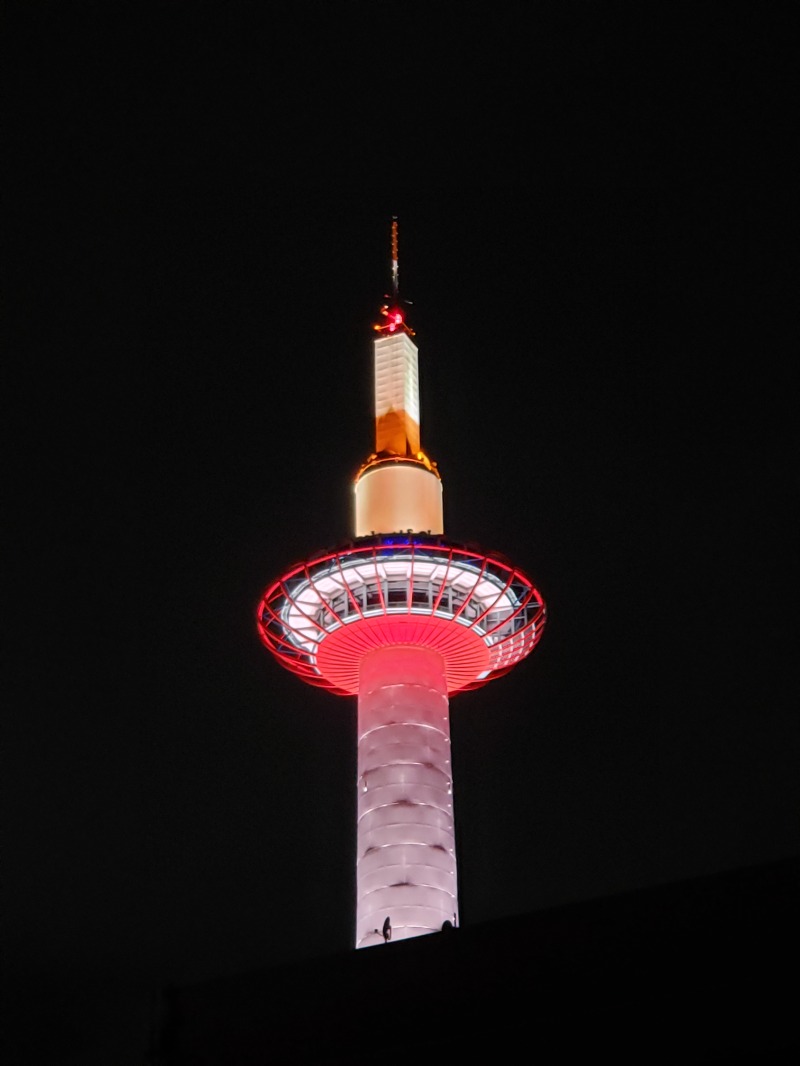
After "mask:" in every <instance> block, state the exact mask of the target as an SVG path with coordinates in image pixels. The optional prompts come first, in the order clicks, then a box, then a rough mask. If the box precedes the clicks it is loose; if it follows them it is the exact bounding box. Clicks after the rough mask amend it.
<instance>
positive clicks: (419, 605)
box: [257, 222, 545, 947]
mask: <svg viewBox="0 0 800 1066" xmlns="http://www.w3.org/2000/svg"><path fill="white" fill-rule="evenodd" d="M392 282H393V295H392V300H391V303H389V304H386V305H385V306H384V307H383V308H382V312H381V313H382V316H383V319H384V321H382V322H381V323H379V324H378V325H376V327H375V329H376V332H377V333H378V337H377V338H376V341H375V438H376V450H375V452H373V453H372V455H370V456H369V458H368V459H367V461H366V463H364V465H363V466H362V467H361V469H360V471H359V472H358V475H357V477H356V484H355V526H356V539H355V541H352V542H350V543H349V544H346V545H344V546H342V547H341V548H340V549H338V550H336V551H333V552H327V553H323V554H321V555H318V556H315V557H314V558H312V559H310V560H308V561H307V562H304V563H300V564H298V565H296V566H295V567H293V568H292V569H291V570H290V571H289V572H288V573H286V574H285V575H284V576H283V577H282V578H280V579H279V580H278V581H275V582H273V584H272V585H270V586H269V587H268V588H267V590H266V591H265V593H264V595H263V597H262V599H261V601H260V603H259V605H258V612H257V618H258V630H259V635H260V637H261V639H262V641H263V642H264V644H265V645H266V646H267V648H269V650H270V651H271V652H272V653H273V654H274V655H275V656H276V657H277V658H278V660H279V662H280V663H281V664H282V665H283V666H285V667H286V668H287V669H289V670H292V671H293V672H294V673H296V674H298V675H299V676H300V677H301V678H302V679H303V680H304V681H306V682H307V683H308V684H311V685H318V686H321V687H324V688H327V689H329V690H330V691H331V692H334V693H336V694H338V695H357V696H358V831H357V870H356V886H357V887H356V895H357V902H356V938H355V939H356V946H357V947H368V946H370V945H372V944H378V943H381V944H382V943H384V942H386V941H388V940H390V939H391V940H402V939H405V938H407V937H413V936H419V935H421V934H425V933H432V932H438V931H439V930H441V929H442V928H443V927H444V926H445V923H451V924H452V925H454V926H455V925H458V881H457V874H456V852H455V835H454V822H453V775H452V763H451V754H450V719H449V700H450V697H451V696H452V695H454V694H455V693H457V692H463V691H467V690H469V689H474V688H477V687H479V686H481V685H484V684H485V683H486V682H487V681H490V680H492V679H494V678H497V677H501V676H502V675H503V674H505V673H507V672H508V670H510V669H511V668H512V667H513V666H515V665H516V664H517V663H518V662H520V660H522V659H524V658H525V657H526V656H527V655H529V654H530V652H531V651H532V650H533V648H534V646H535V645H536V643H537V642H538V641H539V638H540V637H541V635H542V629H543V626H544V622H545V605H544V600H543V598H542V596H541V595H540V594H539V592H538V591H537V590H536V588H535V587H534V585H533V584H532V582H531V581H530V580H529V579H528V578H527V577H526V576H525V575H524V574H523V573H522V572H521V571H519V570H517V569H515V568H514V567H513V566H511V564H510V563H509V562H508V561H507V560H506V559H505V558H504V557H503V556H500V555H498V554H496V553H494V552H484V551H482V550H476V549H474V548H467V547H464V546H461V545H457V544H453V543H451V542H450V541H447V540H446V539H445V538H444V536H443V532H444V530H443V521H442V483H441V478H440V476H439V472H438V470H437V468H436V464H435V463H433V462H431V460H430V459H428V457H427V456H426V455H425V453H424V452H423V451H422V450H421V449H420V442H419V441H420V438H419V389H418V369H417V356H418V353H417V348H416V345H415V344H414V343H413V341H412V340H411V338H412V337H413V335H414V334H413V331H412V330H411V329H410V328H409V327H408V326H407V325H406V323H405V319H404V314H403V312H402V310H401V307H400V301H399V297H398V293H397V224H396V222H393V224H392Z"/></svg>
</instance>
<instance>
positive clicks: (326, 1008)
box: [156, 858, 800, 1066]
mask: <svg viewBox="0 0 800 1066" xmlns="http://www.w3.org/2000/svg"><path fill="white" fill-rule="evenodd" d="M799 889H800V859H797V858H789V859H785V860H782V861H778V862H775V863H771V864H768V865H764V866H759V867H753V868H747V869H741V870H734V871H730V872H726V873H721V874H717V875H714V876H709V877H703V878H698V879H694V880H691V881H685V882H679V883H675V884H668V885H663V886H659V887H656V888H648V889H643V890H639V891H636V892H631V893H626V894H624V895H620V896H615V897H610V898H605V899H598V900H592V901H589V902H582V903H575V904H570V905H567V906H562V907H558V908H555V909H552V910H547V911H542V912H539V913H535V914H529V915H525V916H521V917H519V918H507V919H503V920H500V921H495V922H489V923H485V924H481V925H477V926H474V927H464V928H459V929H455V930H452V931H450V932H449V935H447V936H441V935H439V934H431V935H429V936H424V937H417V938H414V939H410V940H406V941H400V942H396V943H388V944H386V945H378V946H376V947H373V948H370V949H368V950H366V951H364V950H362V951H352V952H349V953H347V954H344V955H338V956H334V957H330V958H322V959H316V960H313V961H308V962H304V963H300V964H297V965H294V966H283V967H279V968H276V969H272V970H264V971H261V972H255V973H249V974H244V975H242V976H241V977H237V978H227V979H220V980H218V981H212V982H208V983H205V984H202V985H196V986H193V987H185V988H174V989H170V990H167V991H165V993H164V996H163V1002H162V1009H161V1018H160V1026H159V1031H158V1034H157V1040H156V1045H157V1054H156V1062H158V1063H160V1064H162V1066H211V1064H213V1066H245V1064H247V1066H249V1064H255V1063H259V1064H263V1063H270V1062H275V1063H286V1064H290V1063H309V1064H311V1063H318V1064H320V1066H322V1064H326V1066H327V1064H334V1063H335V1064H338V1063H360V1062H376V1063H382V1064H383V1063H398V1064H399V1063H403V1064H406V1063H414V1064H416V1063H434V1062H437V1063H440V1062H444V1061H450V1062H453V1061H468V1060H470V1059H474V1057H475V1055H476V1054H479V1055H480V1061H482V1062H493V1063H494V1062H497V1063H500V1062H502V1063H506V1062H519V1061H539V1062H560V1061H568V1060H570V1059H571V1057H572V1056H575V1055H591V1056H595V1055H597V1054H600V1053H606V1054H608V1055H609V1056H611V1057H612V1059H613V1061H615V1062H620V1061H625V1062H634V1061H635V1062H648V1063H652V1062H676V1063H677V1062H680V1063H687V1062H698V1063H699V1062H709V1063H711V1062H720V1061H731V1060H734V1059H738V1058H740V1057H741V1056H761V1057H762V1059H761V1060H762V1061H764V1062H783V1061H790V1059H792V1060H793V1056H794V1055H795V1054H796V1053H797V1052H798V1050H800V1040H798V1020H797V1018H798V1009H797V1002H798V995H797V979H796V969H797V957H798V955H797V948H798V935H797V919H796V913H797V908H798V902H799V901H800V892H799V891H798V890H799Z"/></svg>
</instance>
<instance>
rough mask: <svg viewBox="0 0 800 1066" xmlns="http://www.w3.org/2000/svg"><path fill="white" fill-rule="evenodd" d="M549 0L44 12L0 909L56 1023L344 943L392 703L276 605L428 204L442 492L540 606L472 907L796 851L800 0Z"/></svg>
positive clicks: (412, 277)
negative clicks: (712, 3) (785, 311)
mask: <svg viewBox="0 0 800 1066" xmlns="http://www.w3.org/2000/svg"><path fill="white" fill-rule="evenodd" d="M532 8H533V10H534V11H535V13H536V14H535V17H533V22H532V23H528V22H524V21H523V20H522V16H521V9H520V8H519V7H518V6H517V5H502V4H501V5H500V6H499V10H497V11H494V12H493V13H492V15H491V17H490V16H488V15H487V13H486V12H485V10H484V9H483V6H482V5H481V6H480V7H479V6H478V5H476V6H475V7H474V8H470V9H469V10H468V11H467V12H466V13H464V12H463V11H462V8H461V7H460V6H459V7H458V8H456V7H455V6H454V7H452V8H450V6H449V5H447V4H444V5H441V7H440V8H439V17H438V19H437V21H436V23H435V24H434V22H433V20H432V17H430V16H426V15H424V14H422V13H421V12H415V14H414V15H413V17H406V18H404V19H399V20H397V21H393V19H392V17H391V15H390V13H389V9H381V12H380V15H378V16H377V17H376V18H375V19H374V21H373V18H372V15H371V14H370V12H372V10H373V7H372V5H369V12H368V10H367V5H359V4H353V5H341V10H340V11H339V12H338V15H339V17H338V19H337V18H335V17H334V16H333V15H332V14H331V13H330V12H329V13H328V16H327V18H326V19H325V20H324V24H323V20H321V19H320V17H318V14H317V13H316V11H312V9H311V7H308V8H307V10H306V12H305V13H306V15H307V18H306V19H302V18H295V19H293V20H292V22H291V24H290V23H289V22H282V21H280V20H278V19H277V18H276V19H275V20H274V21H272V20H270V19H268V18H267V17H266V16H264V15H261V14H258V13H257V10H256V9H255V8H251V7H249V6H247V5H239V6H233V7H230V6H227V5H226V6H222V5H210V6H208V7H203V6H201V8H200V9H199V10H195V9H194V8H193V7H186V8H183V13H184V16H185V17H184V18H181V17H179V15H178V14H177V12H180V11H181V7H180V5H178V6H177V7H175V8H174V9H173V15H172V17H171V18H170V19H169V20H167V19H165V18H163V17H161V16H159V15H157V14H156V9H155V8H154V9H151V11H150V13H149V14H148V16H147V17H146V18H145V17H142V15H141V11H140V9H138V8H136V9H134V8H126V7H125V6H120V7H119V9H118V10H117V13H116V14H117V18H116V19H114V20H109V19H108V18H105V19H104V18H103V15H102V9H101V8H99V7H95V6H93V5H85V6H82V7H81V6H78V7H76V8H72V9H71V10H70V12H69V13H68V14H65V13H64V12H63V9H60V10H61V14H60V15H59V14H56V13H55V11H57V10H59V9H53V10H50V9H47V15H46V16H45V13H44V12H45V10H46V9H45V8H41V17H40V18H37V16H36V15H34V16H33V17H31V18H29V19H27V20H26V23H25V25H24V26H22V25H20V26H19V27H18V26H17V25H16V24H14V25H13V26H12V27H11V29H13V30H15V31H17V33H16V36H15V37H14V38H13V39H14V41H15V46H14V60H15V63H14V65H13V67H12V70H13V75H14V91H15V97H14V99H15V100H16V102H17V103H18V104H19V107H18V108H17V114H16V122H15V123H12V126H13V128H12V133H13V134H14V135H18V136H19V158H20V159H21V161H22V162H23V163H24V164H25V166H23V167H22V168H20V173H21V174H22V172H23V171H24V178H21V180H20V181H19V184H18V186H17V185H14V187H13V189H12V195H11V198H10V206H11V212H10V213H11V215H12V216H13V221H15V222H17V223H20V222H21V225H20V226H19V229H20V231H21V235H22V237H23V239H22V240H21V241H20V243H19V253H18V256H17V258H16V260H15V263H16V264H17V266H16V267H15V269H14V270H13V271H12V270H9V273H10V274H11V275H12V277H11V279H10V280H11V281H12V285H11V290H12V292H18V293H19V296H18V298H15V300H14V301H12V303H13V307H14V310H13V313H12V318H15V316H18V318H15V321H19V323H20V325H25V326H26V327H27V328H26V330H25V339H24V340H23V341H20V343H19V345H18V346H16V347H13V346H12V351H13V352H14V353H15V354H16V355H18V358H19V362H20V364H21V365H23V367H24V369H25V370H27V371H28V373H29V374H30V377H31V381H32V385H33V393H32V395H34V396H35V397H36V402H34V404H33V405H32V408H31V410H30V412H29V415H28V424H27V432H28V433H29V434H30V435H31V437H32V438H33V439H34V440H35V441H36V442H37V457H38V455H39V453H40V451H43V452H44V454H45V456H46V459H45V462H44V464H43V466H44V467H45V468H46V472H47V484H48V485H52V489H51V490H48V491H49V492H50V495H49V497H48V498H47V499H44V500H42V499H41V498H39V499H38V501H37V502H36V503H35V504H34V505H32V509H31V513H32V514H33V515H34V517H35V522H34V525H35V526H36V527H37V531H38V534H39V537H40V538H41V539H42V541H43V542H45V543H43V548H42V553H41V559H42V560H46V562H42V564H41V566H40V567H39V574H40V576H37V577H36V579H35V580H36V584H37V587H38V589H39V591H38V592H37V596H36V597H34V599H35V601H36V607H35V608H34V612H33V614H34V620H33V623H32V624H33V625H34V626H36V625H37V612H39V611H41V612H42V615H43V617H42V616H38V624H39V626H43V627H44V632H45V633H46V634H47V637H46V640H45V641H44V644H43V646H42V647H41V650H40V653H39V657H38V658H39V662H38V665H37V667H36V668H34V669H33V670H32V672H31V673H32V676H31V678H30V686H29V691H30V692H32V693H33V695H32V696H31V695H29V696H28V697H27V698H26V699H23V700H21V701H20V703H21V709H22V710H23V715H22V722H21V729H20V731H19V738H20V745H19V756H18V757H17V756H16V755H15V756H14V757H13V758H12V762H13V767H12V770H11V774H10V775H9V777H8V778H7V779H8V780H9V781H10V797H11V803H10V805H9V811H10V813H11V814H12V819H11V820H12V845H13V849H12V851H11V862H10V864H9V867H10V875H11V876H10V882H11V886H10V887H11V906H10V908H8V909H7V913H8V914H9V915H10V919H11V920H10V922H9V924H8V927H7V929H6V931H5V933H4V940H5V956H6V959H7V960H8V972H9V974H10V977H11V986H12V987H14V988H16V989H21V990H22V992H23V993H24V992H25V990H26V989H28V990H30V989H34V990H36V996H38V997H39V999H38V1002H40V1003H44V1004H45V1005H46V1008H47V1010H48V1014H49V1016H50V1017H51V1018H56V1019H57V1020H59V1024H61V1025H62V1028H63V1030H64V1034H65V1035H64V1037H63V1040H62V1041H61V1046H62V1048H63V1056H64V1061H73V1060H72V1059H69V1055H70V1054H73V1055H75V1056H78V1054H79V1052H78V1050H75V1049H78V1048H79V1047H80V1045H81V1040H84V1042H87V1041H88V1044H92V1041H94V1042H95V1043H96V1044H97V1045H98V1046H99V1045H100V1044H102V1041H103V1039H105V1040H106V1042H107V1046H111V1044H112V1042H113V1039H114V1037H113V1035H109V1034H112V1033H113V1031H114V1026H115V1021H114V1019H115V1018H117V1019H118V1021H119V1031H120V1033H122V1032H123V1031H125V1032H126V1033H127V1034H128V1035H127V1038H126V1039H127V1041H128V1043H127V1050H125V1049H124V1048H123V1046H122V1045H123V1044H124V1043H125V1039H124V1038H123V1037H122V1036H120V1037H119V1041H120V1044H119V1045H118V1046H117V1054H118V1056H119V1057H118V1058H117V1059H116V1060H115V1061H118V1062H127V1061H131V1062H137V1061H139V1059H138V1058H137V1053H138V1052H137V1047H136V1039H137V1037H136V1035H135V1034H137V1033H138V1032H139V1031H140V1029H141V1019H142V1018H144V1017H145V1016H146V1012H147V999H146V991H147V989H148V988H151V987H156V986H159V985H164V984H169V983H180V982H186V981H192V980H200V979H204V978H206V977H211V976H215V975H218V974H224V973H237V972H241V971H244V970H247V969H250V968H255V967H260V966H270V965H273V964H276V963H278V962H282V961H286V960H294V959H302V958H311V957H313V956H315V955H325V954H332V953H335V952H340V951H346V950H348V949H349V948H350V945H351V943H352V937H353V923H354V913H353V911H354V907H353V887H354V870H353V864H354V843H355V826H354V806H355V793H354V789H353V783H354V779H355V704H354V702H353V701H349V700H345V699H337V698H334V697H331V696H329V695H327V694H326V693H324V692H322V691H318V690H313V689H310V688H308V687H305V686H303V685H302V684H301V683H300V682H299V680H298V679H296V678H295V677H293V676H292V675H290V674H288V673H286V672H285V671H283V670H282V669H281V668H280V667H279V666H278V665H277V664H276V663H275V661H274V660H273V659H272V658H271V657H270V655H269V653H268V652H267V651H266V650H265V649H264V648H263V647H262V646H261V645H260V643H259V642H258V639H257V637H256V632H255V625H254V610H255V605H256V602H257V600H258V597H259V594H260V592H261V591H262V589H263V587H264V586H265V585H266V584H267V583H269V582H270V581H271V580H272V579H273V578H275V577H276V576H278V575H279V574H280V573H281V571H282V570H284V569H285V568H286V567H287V566H288V565H289V564H291V563H292V562H295V561H297V560H299V559H301V558H303V557H304V556H306V555H308V554H310V553H312V552H314V551H316V550H318V549H322V548H325V547H330V546H334V545H336V544H337V543H340V542H342V541H344V540H347V539H349V537H350V535H351V525H350V522H351V511H350V506H351V489H350V485H351V481H352V477H353V475H354V473H355V471H356V470H357V468H358V466H359V464H360V463H361V462H362V460H363V459H364V458H365V456H366V454H367V453H368V452H369V451H371V449H372V438H371V433H372V411H371V380H370V369H371V340H372V338H371V329H370V326H371V322H372V321H373V319H374V317H375V313H376V310H377V308H378V306H379V303H380V300H381V296H382V294H383V292H384V291H385V289H386V286H387V284H388V280H389V278H388V236H389V221H390V218H391V216H392V215H397V216H399V220H400V284H401V291H402V293H403V294H404V295H405V296H406V297H407V298H408V299H410V300H412V301H413V307H412V309H411V311H410V320H411V323H412V325H413V327H414V328H415V330H416V332H417V338H416V339H417V341H418V343H419V350H420V374H421V390H422V438H423V444H424V446H425V448H426V450H427V451H428V453H429V454H430V455H431V456H432V458H434V459H436V460H437V462H438V463H439V468H440V470H441V473H442V476H443V481H444V493H445V496H444V499H445V523H446V531H447V533H448V534H449V536H451V537H452V538H453V539H455V540H457V541H475V542H477V543H479V544H481V545H483V546H485V547H487V548H493V549H496V550H498V551H500V552H503V553H504V554H506V555H507V556H509V557H510V558H511V559H512V560H513V561H514V562H515V563H516V564H517V565H518V566H520V567H521V568H522V569H524V570H525V571H526V572H528V573H529V574H530V576H531V577H532V578H533V579H534V581H535V582H536V583H537V585H538V586H539V587H540V589H541V590H542V592H543V593H544V595H545V597H546V599H547V602H548V606H549V610H550V619H549V622H548V628H547V631H546V633H545V636H544V637H543V639H542V642H541V644H540V645H539V647H538V648H537V650H536V651H535V652H534V654H533V656H532V657H531V658H530V659H528V660H527V661H526V662H525V663H523V664H522V665H521V666H519V667H518V668H517V669H516V670H515V671H514V672H513V673H512V674H511V675H509V676H508V677H506V678H503V679H501V680H499V681H497V682H495V683H493V684H491V685H489V686H487V687H486V688H484V689H483V690H481V691H479V692H475V693H468V694H464V695H462V696H460V697H457V698H456V699H455V700H454V701H453V703H452V705H451V721H452V732H453V746H454V747H453V750H454V777H455V811H456V823H457V833H458V847H459V877H460V887H461V908H462V920H463V922H464V923H470V924H473V923H479V922H485V921H490V920H492V919H494V918H499V917H502V916H506V915H512V914H524V913H529V912H532V911H534V910H538V909H541V908H545V907H548V906H551V905H556V904H560V903H564V902H567V901H572V900H580V899H590V898H593V897H597V896H602V895H609V894H614V893H618V892H623V891H625V890H629V889H633V888H637V887H641V886H646V885H655V884H660V883H664V882H668V881H672V880H677V879H681V878H686V877H691V876H695V875H698V874H703V873H710V872H715V871H720V870H725V869H733V868H736V867H740V866H746V865H750V864H754V863H760V862H767V861H770V860H772V859H776V858H780V857H783V856H786V855H791V854H795V853H796V852H797V850H798V843H799V841H798V818H797V813H798V799H800V796H798V791H799V789H798V775H797V754H798V729H797V711H796V695H795V692H796V684H795V681H794V673H795V671H794V662H795V660H796V651H795V648H796V641H795V639H794V638H795V633H794V632H793V629H794V627H793V626H792V625H791V624H790V623H791V622H793V621H794V619H793V612H790V608H789V601H790V600H791V590H792V589H793V588H796V580H797V525H796V516H797V513H798V500H797V491H798V481H797V463H796V456H797V432H796V425H797V417H796V400H795V397H796V388H793V387H792V385H791V382H792V374H793V366H794V359H795V356H794V354H793V352H792V346H791V342H790V334H789V333H787V332H786V330H785V328H784V325H783V322H782V321H781V320H780V318H779V317H778V316H779V313H780V309H781V308H780V305H781V299H780V293H781V292H786V291H787V290H786V280H787V273H788V271H789V263H790V260H789V252H788V248H787V244H786V239H785V237H784V236H783V234H782V232H781V230H780V228H779V226H777V225H776V224H775V216H774V215H773V214H772V212H771V210H770V208H771V206H772V201H773V199H774V197H775V195H776V174H777V173H779V172H780V169H781V165H782V162H783V158H784V156H783V149H782V143H783V133H782V130H783V124H784V120H783V118H782V106H783V104H782V101H783V94H782V84H783V83H782V80H781V77H782V72H781V67H780V62H779V58H778V57H779V54H780V53H776V52H775V51H774V46H775V42H776V41H778V40H779V39H780V36H781V26H780V25H779V22H780V20H779V19H776V16H775V13H774V12H773V13H772V14H771V16H769V17H771V18H772V20H773V21H772V23H770V24H765V23H764V22H763V18H764V17H765V16H764V15H763V13H762V12H759V13H758V18H757V17H756V14H757V13H756V11H755V9H751V11H750V13H749V14H739V15H733V14H732V13H731V12H729V13H728V14H729V15H730V18H729V19H727V20H726V23H725V25H719V21H720V20H718V19H716V18H715V17H714V15H713V14H712V13H707V14H706V15H703V14H702V12H703V10H704V9H703V8H702V7H700V8H693V9H692V10H693V11H694V14H693V15H691V16H689V15H687V18H686V21H685V22H683V23H680V20H679V19H676V20H675V23H670V24H669V25H667V22H666V18H661V19H660V18H659V17H658V16H657V15H652V14H651V15H649V16H648V17H647V18H645V17H644V16H643V15H640V16H638V18H636V17H634V16H633V15H632V14H631V13H630V12H625V13H624V14H623V13H622V11H621V9H619V8H615V7H611V6H608V5H604V4H587V5H583V6H581V5H575V6H572V7H570V6H567V7H566V8H564V7H563V6H562V5H558V6H551V5H532ZM698 12H699V13H698ZM448 19H449V21H448ZM10 21H11V22H12V23H13V22H14V21H15V20H14V18H13V17H12V18H11V19H10ZM20 22H21V20H20ZM678 23H680V25H678ZM42 46H44V47H45V49H46V51H47V55H48V57H49V56H50V55H51V53H52V54H53V55H54V56H56V57H57V58H58V63H56V64H54V65H52V66H51V65H49V64H47V63H44V62H43V61H42V55H41V52H40V48H41V47H42ZM489 60H491V63H489ZM56 71H57V72H58V73H56ZM17 272H19V276H18V275H17ZM87 357H88V358H87ZM54 360H57V362H58V369H57V370H56V371H54V372H53V374H52V376H51V369H49V368H52V366H53V361H54ZM62 380H63V384H64V386H65V388H64V389H63V391H62V388H61V384H60V383H61V382H62ZM54 382H58V383H59V384H54ZM65 408H66V410H65ZM53 412H57V415H58V417H57V419H55V420H54V419H53V418H52V417H51V416H52V414H53ZM56 424H57V426H58V427H59V429H58V430H56V429H54V426H55V425H56ZM61 427H63V428H61ZM43 442H45V443H44V445H43ZM43 528H47V530H48V531H49V532H48V535H47V536H45V537H43V538H42V537H41V534H42V530H43ZM50 533H52V539H51V536H50ZM53 539H55V541H56V542H57V543H56V547H55V549H54V546H53V543H52V540H53ZM36 543H37V544H38V543H39V541H38V540H37V541H36ZM40 632H41V630H40ZM39 639H42V638H41V637H40V638H39ZM44 674H55V675H56V679H55V680H56V689H57V695H55V696H50V697H46V696H45V693H44V686H43V685H42V684H41V681H40V675H44ZM14 751H16V749H14ZM87 989H89V990H90V992H88V993H87V992H86V990H87ZM113 989H123V990H124V989H130V990H136V995H134V992H133V991H131V993H130V996H129V1000H128V1002H129V1003H130V1004H133V1006H130V1007H128V1008H124V1007H123V1006H121V1005H120V1004H121V1003H122V999H121V998H117V999H114V993H113V991H112V990H113ZM76 990H77V991H76ZM137 996H138V997H139V998H138V999H137V998H136V997H137ZM81 997H82V998H81ZM93 997H94V998H93ZM104 997H105V998H104ZM23 998H24V996H23ZM92 1002H95V1004H99V1006H95V1007H93V1006H92ZM103 1004H105V1006H103ZM115 1012H116V1013H115ZM137 1026H138V1028H137ZM90 1030H91V1032H92V1035H89V1036H87V1033H89V1032H90ZM104 1032H105V1033H106V1034H107V1035H106V1036H105V1037H103V1036H102V1035H97V1034H102V1033H104ZM83 1054H84V1058H82V1059H79V1058H78V1057H75V1058H74V1061H88V1059H87V1058H86V1057H85V1056H86V1055H87V1054H88V1052H87V1051H86V1050H84V1052H83ZM125 1054H127V1055H128V1056H129V1058H124V1057H123V1056H124V1055H125ZM52 1061H56V1060H55V1059H53V1060H52Z"/></svg>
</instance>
